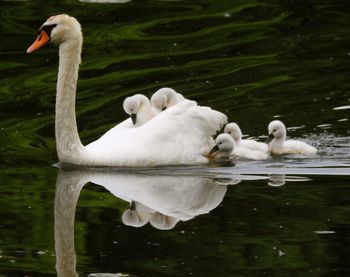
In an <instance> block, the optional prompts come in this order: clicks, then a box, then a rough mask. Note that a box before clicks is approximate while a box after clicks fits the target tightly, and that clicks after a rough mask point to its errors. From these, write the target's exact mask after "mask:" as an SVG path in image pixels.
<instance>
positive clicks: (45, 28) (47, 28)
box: [39, 24, 57, 37]
mask: <svg viewBox="0 0 350 277" xmlns="http://www.w3.org/2000/svg"><path fill="white" fill-rule="evenodd" d="M56 26H57V24H49V25H43V26H42V27H41V28H40V29H39V34H40V33H41V31H45V32H46V34H47V35H48V36H49V37H51V32H52V29H53V28H55V27H56Z"/></svg>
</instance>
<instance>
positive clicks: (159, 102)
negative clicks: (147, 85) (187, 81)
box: [151, 88, 185, 111]
mask: <svg viewBox="0 0 350 277" xmlns="http://www.w3.org/2000/svg"><path fill="white" fill-rule="evenodd" d="M184 100H185V97H183V95H182V94H180V93H178V92H176V91H175V90H174V89H172V88H161V89H159V90H157V91H156V92H155V93H154V94H153V95H152V97H151V103H152V106H153V107H154V108H155V109H157V110H159V111H164V110H165V109H167V108H169V107H172V106H174V105H176V104H178V103H180V102H181V101H184Z"/></svg>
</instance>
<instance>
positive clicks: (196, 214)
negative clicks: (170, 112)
mask: <svg viewBox="0 0 350 277" xmlns="http://www.w3.org/2000/svg"><path fill="white" fill-rule="evenodd" d="M95 2H98V1H80V2H79V1H68V0H67V1H61V2H60V3H57V1H47V2H45V5H43V3H42V1H0V5H1V10H0V19H1V20H0V22H1V23H0V24H1V28H0V33H1V35H2V36H1V37H2V42H1V44H0V73H1V78H0V150H1V155H0V184H1V185H0V193H1V194H0V215H1V217H0V218H1V222H0V276H55V275H57V276H106V277H107V276H114V277H116V276H281V275H282V276H349V275H350V264H349V262H348V261H349V260H350V250H349V249H350V247H349V246H350V241H349V231H350V124H349V122H350V119H349V118H350V93H349V91H350V83H349V73H350V66H349V65H350V63H349V62H350V37H349V34H348V33H349V29H350V17H349V14H350V6H349V5H348V3H346V2H345V1H339V0H336V1H326V0H324V1H317V3H313V4H312V3H309V2H308V3H306V2H305V1H243V0H238V1H225V0H223V1H210V0H202V1H156V0H153V1H109V2H114V3H95ZM100 2H101V1H100ZM118 2H119V3H118ZM120 2H125V3H120ZM59 13H68V14H70V15H73V16H75V17H77V18H78V19H79V21H80V22H81V24H82V27H83V32H84V48H83V55H82V59H83V62H82V65H81V69H80V75H79V82H78V93H77V121H78V126H79V131H80V136H81V139H82V141H83V143H84V144H87V143H89V142H91V141H93V140H95V139H97V138H98V137H100V136H101V135H102V134H103V133H104V132H105V131H107V130H108V129H109V128H111V127H112V126H114V125H115V124H116V123H118V122H120V121H122V120H124V119H125V118H126V117H127V116H126V114H124V112H123V111H122V102H123V100H124V98H125V97H126V96H129V95H133V94H136V93H142V94H145V95H147V96H151V95H152V93H153V92H155V91H156V90H157V89H159V88H161V87H172V88H174V89H176V90H177V91H178V92H181V93H182V94H184V95H185V97H187V98H190V99H193V100H196V101H198V103H199V104H201V105H207V106H210V107H212V108H214V109H216V110H219V111H221V112H224V113H225V114H227V116H228V117H229V119H230V121H235V122H237V123H238V124H239V125H240V126H241V129H242V131H243V133H244V134H245V135H246V136H247V137H251V138H255V139H259V140H261V141H264V140H265V139H266V135H267V125H268V123H269V122H270V121H272V120H273V119H280V120H282V121H284V122H285V124H286V126H287V127H288V135H289V137H291V138H297V139H300V140H304V141H306V142H308V143H310V144H313V145H314V146H316V147H317V148H319V154H318V155H317V156H315V157H311V158H305V157H302V156H288V157H282V158H269V159H268V160H267V161H264V162H260V161H259V162H254V161H250V162H248V161H240V162H238V163H237V164H236V165H235V166H229V167H219V166H207V167H196V166H191V167H161V168H148V169H147V168H146V169H130V168H118V169H96V168H95V169H94V168H85V169H79V168H58V167H57V166H55V164H56V163H57V156H56V150H55V139H54V106H55V87H56V76H57V67H58V56H57V48H56V47H55V46H47V47H46V48H43V49H41V50H40V51H38V52H35V53H33V54H31V55H27V54H26V53H25V50H26V49H27V47H28V46H29V45H30V44H31V43H32V41H33V40H34V38H35V36H36V32H37V29H38V28H39V27H40V26H41V24H42V23H43V22H44V21H45V20H46V18H47V17H49V16H50V15H54V14H59ZM103 273H104V274H103ZM107 273H109V274H114V275H108V274H107Z"/></svg>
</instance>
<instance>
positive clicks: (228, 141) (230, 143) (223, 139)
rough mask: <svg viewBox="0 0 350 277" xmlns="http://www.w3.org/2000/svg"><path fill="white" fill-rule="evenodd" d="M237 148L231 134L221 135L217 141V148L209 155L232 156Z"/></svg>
mask: <svg viewBox="0 0 350 277" xmlns="http://www.w3.org/2000/svg"><path fill="white" fill-rule="evenodd" d="M234 147H235V141H234V140H233V138H232V137H231V136H230V135H229V134H220V135H218V136H217V138H216V139H215V146H214V147H213V148H212V149H211V150H210V152H209V155H213V154H214V155H215V153H216V152H219V153H222V154H230V153H231V152H232V151H233V148H234Z"/></svg>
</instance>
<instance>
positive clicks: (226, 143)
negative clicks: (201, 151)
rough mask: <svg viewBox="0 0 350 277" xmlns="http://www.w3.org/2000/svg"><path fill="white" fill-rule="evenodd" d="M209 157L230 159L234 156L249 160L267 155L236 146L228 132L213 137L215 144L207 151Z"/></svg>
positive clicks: (262, 158) (216, 159)
mask: <svg viewBox="0 0 350 277" xmlns="http://www.w3.org/2000/svg"><path fill="white" fill-rule="evenodd" d="M208 156H209V158H210V157H213V159H214V160H215V161H232V160H233V159H234V158H235V157H240V158H245V159H249V160H266V159H267V157H268V155H267V154H266V153H264V152H261V151H255V150H251V149H248V148H243V147H239V146H236V143H235V141H234V140H233V138H232V137H231V136H230V135H229V134H225V133H224V134H220V135H218V136H217V138H216V139H215V146H214V147H213V148H212V149H211V150H210V152H209V155H208Z"/></svg>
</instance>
